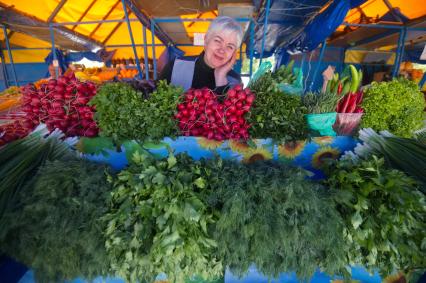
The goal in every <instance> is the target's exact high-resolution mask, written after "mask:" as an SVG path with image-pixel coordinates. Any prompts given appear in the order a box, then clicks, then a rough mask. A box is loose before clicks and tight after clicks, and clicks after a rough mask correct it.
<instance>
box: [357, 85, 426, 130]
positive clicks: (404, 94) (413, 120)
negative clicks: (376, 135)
mask: <svg viewBox="0 0 426 283" xmlns="http://www.w3.org/2000/svg"><path fill="white" fill-rule="evenodd" d="M425 106H426V105H425V100H424V97H423V94H422V93H421V92H420V90H419V87H418V85H417V84H416V83H414V82H412V81H408V80H406V79H394V80H392V81H391V82H380V83H376V82H373V83H372V85H371V87H369V88H368V89H367V90H366V91H365V93H364V99H363V102H362V107H363V108H364V116H363V118H362V121H361V128H373V129H374V130H376V131H382V130H388V131H390V132H391V133H393V134H395V135H397V136H401V137H412V136H413V132H414V131H416V130H418V129H420V128H421V127H422V126H423V121H424V118H425V116H424V111H423V110H424V108H425Z"/></svg>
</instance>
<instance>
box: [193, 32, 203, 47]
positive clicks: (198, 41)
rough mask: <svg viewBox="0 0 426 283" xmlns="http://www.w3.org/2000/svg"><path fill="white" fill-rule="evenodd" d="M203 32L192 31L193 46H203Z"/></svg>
mask: <svg viewBox="0 0 426 283" xmlns="http://www.w3.org/2000/svg"><path fill="white" fill-rule="evenodd" d="M204 35H205V34H204V33H199V32H195V33H194V45H195V46H204Z"/></svg>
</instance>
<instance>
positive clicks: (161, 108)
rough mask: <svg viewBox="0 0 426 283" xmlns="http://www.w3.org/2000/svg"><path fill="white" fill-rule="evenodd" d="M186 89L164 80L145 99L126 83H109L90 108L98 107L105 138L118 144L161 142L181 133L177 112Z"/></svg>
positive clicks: (97, 114)
mask: <svg viewBox="0 0 426 283" xmlns="http://www.w3.org/2000/svg"><path fill="white" fill-rule="evenodd" d="M182 93H183V90H182V89H181V88H178V87H174V86H171V85H168V84H167V83H166V82H164V81H160V82H159V83H158V85H157V89H156V90H155V91H154V92H153V93H151V95H150V96H149V98H147V99H145V98H144V97H143V95H142V94H141V93H140V92H138V91H136V90H135V89H134V88H132V87H131V86H130V85H128V84H126V83H106V84H104V85H103V86H102V87H101V88H100V89H99V90H98V93H97V94H96V96H95V97H94V98H93V99H92V100H91V101H90V103H89V104H90V105H95V106H96V113H95V120H96V122H97V124H98V126H99V128H100V130H101V132H100V134H101V135H102V136H107V137H112V138H113V139H114V141H115V142H118V143H120V142H122V141H124V140H132V139H135V140H139V141H144V140H146V139H152V140H161V139H162V138H163V137H166V136H175V135H176V134H177V124H176V121H175V119H173V115H174V113H175V112H176V107H177V104H178V100H179V96H180V95H181V94H182Z"/></svg>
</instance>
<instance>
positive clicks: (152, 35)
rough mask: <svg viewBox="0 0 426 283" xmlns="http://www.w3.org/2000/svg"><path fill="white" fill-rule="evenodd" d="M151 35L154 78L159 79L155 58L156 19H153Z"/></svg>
mask: <svg viewBox="0 0 426 283" xmlns="http://www.w3.org/2000/svg"><path fill="white" fill-rule="evenodd" d="M151 37H152V42H151V43H152V68H153V74H154V80H156V79H157V59H156V58H155V20H154V19H152V20H151Z"/></svg>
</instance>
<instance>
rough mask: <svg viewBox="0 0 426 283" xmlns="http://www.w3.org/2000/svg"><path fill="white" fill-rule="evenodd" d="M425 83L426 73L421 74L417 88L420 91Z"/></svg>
mask: <svg viewBox="0 0 426 283" xmlns="http://www.w3.org/2000/svg"><path fill="white" fill-rule="evenodd" d="M425 83H426V73H424V74H423V77H422V79H421V80H420V82H419V88H420V89H422V88H423V85H424V84H425Z"/></svg>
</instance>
